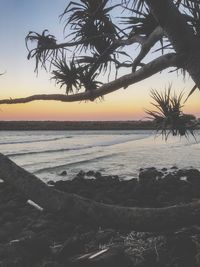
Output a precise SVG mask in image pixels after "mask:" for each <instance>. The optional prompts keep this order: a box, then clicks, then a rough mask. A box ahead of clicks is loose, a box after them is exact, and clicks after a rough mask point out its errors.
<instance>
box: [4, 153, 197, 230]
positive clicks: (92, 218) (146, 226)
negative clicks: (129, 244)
mask: <svg viewBox="0 0 200 267" xmlns="http://www.w3.org/2000/svg"><path fill="white" fill-rule="evenodd" d="M0 166H1V168H0V178H1V179H3V180H4V181H5V182H7V183H9V184H11V185H12V186H14V187H15V188H16V189H17V190H19V191H21V192H22V193H23V194H24V195H26V196H27V198H29V199H31V200H32V201H34V202H35V203H36V204H38V205H40V206H41V207H43V208H44V209H45V210H47V211H50V212H62V213H65V214H66V216H67V218H69V220H73V221H77V222H80V221H81V222H83V221H85V222H87V223H90V224H92V225H96V226H104V227H111V228H116V229H123V230H136V231H148V232H161V231H173V230H176V229H178V228H181V227H184V226H188V225H192V224H196V223H199V219H200V201H196V202H193V203H190V204H186V205H180V206H171V207H166V208H130V207H128V208H127V207H120V206H114V205H105V204H102V203H98V202H95V201H92V200H90V199H86V198H82V197H80V196H78V195H74V194H68V193H63V192H60V191H58V190H55V189H53V188H52V187H49V186H47V185H46V184H45V183H43V182H42V181H41V180H40V179H38V178H37V177H36V176H34V175H33V174H30V173H29V172H27V171H25V170H24V169H22V168H21V167H19V166H17V165H16V164H15V163H14V162H12V161H11V160H10V159H8V158H7V157H6V156H4V155H2V154H0Z"/></svg>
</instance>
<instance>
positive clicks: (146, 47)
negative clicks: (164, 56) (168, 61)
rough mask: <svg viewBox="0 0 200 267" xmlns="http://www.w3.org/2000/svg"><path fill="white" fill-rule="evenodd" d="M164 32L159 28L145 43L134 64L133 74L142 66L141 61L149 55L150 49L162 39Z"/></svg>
mask: <svg viewBox="0 0 200 267" xmlns="http://www.w3.org/2000/svg"><path fill="white" fill-rule="evenodd" d="M163 34H164V32H163V29H162V28H161V27H160V26H158V27H156V28H155V30H154V31H153V32H152V33H151V34H150V35H149V37H148V38H147V39H146V41H144V42H143V44H142V47H141V50H140V53H139V55H138V56H137V57H136V58H135V60H134V62H133V66H132V68H133V72H135V70H136V68H137V66H138V65H139V64H140V62H141V60H142V59H143V58H144V57H145V56H146V55H147V54H148V52H149V51H150V49H151V48H152V47H153V46H154V45H155V44H156V43H157V42H158V41H159V40H160V39H161V38H162V36H163Z"/></svg>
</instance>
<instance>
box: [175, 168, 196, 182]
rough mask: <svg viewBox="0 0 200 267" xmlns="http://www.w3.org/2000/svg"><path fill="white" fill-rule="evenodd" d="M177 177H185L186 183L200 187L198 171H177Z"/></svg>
mask: <svg viewBox="0 0 200 267" xmlns="http://www.w3.org/2000/svg"><path fill="white" fill-rule="evenodd" d="M177 176H179V177H187V181H188V182H190V183H195V184H197V183H198V184H199V185H200V171H199V170H197V169H180V170H178V171H177Z"/></svg>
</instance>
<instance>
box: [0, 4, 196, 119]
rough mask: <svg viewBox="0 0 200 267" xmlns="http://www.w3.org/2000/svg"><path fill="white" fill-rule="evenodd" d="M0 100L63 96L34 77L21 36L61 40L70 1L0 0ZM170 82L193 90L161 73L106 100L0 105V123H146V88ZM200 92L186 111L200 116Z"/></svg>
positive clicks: (188, 82)
mask: <svg viewBox="0 0 200 267" xmlns="http://www.w3.org/2000/svg"><path fill="white" fill-rule="evenodd" d="M0 3H1V10H0V25H1V42H0V59H1V64H0V72H3V71H4V70H6V74H5V75H4V76H1V78H0V79H1V83H0V84H1V96H0V98H1V99H2V98H10V97H12V98H14V97H22V96H29V95H32V94H40V93H64V89H63V90H61V89H59V87H56V86H55V82H53V81H50V75H49V74H48V73H46V72H45V71H43V70H42V71H40V72H39V75H38V76H37V75H36V74H35V73H34V61H28V60H27V50H26V47H25V36H26V35H27V33H28V32H29V31H30V30H33V31H36V32H39V33H41V32H42V31H43V30H44V29H48V30H49V31H50V33H51V34H53V35H55V36H56V37H57V39H58V40H60V41H61V40H63V39H62V37H63V32H62V30H63V24H62V22H61V23H60V22H59V18H58V16H59V15H60V14H61V13H62V11H63V10H64V8H65V7H66V5H67V4H68V3H69V1H66V0H56V1H55V0H0ZM169 83H173V89H175V90H176V91H177V92H180V91H182V90H183V89H185V92H186V94H187V93H188V92H189V90H191V88H192V86H193V82H192V81H191V80H190V79H189V78H186V81H185V82H184V81H183V78H182V76H181V75H179V76H177V74H176V73H169V71H164V72H162V73H161V74H157V75H155V76H153V77H151V78H149V79H147V80H145V81H142V82H140V83H137V84H135V85H132V86H129V87H128V88H127V89H126V90H124V89H121V90H118V91H117V92H114V93H112V94H110V95H107V96H105V98H104V101H99V100H97V101H95V102H81V103H61V102H56V101H51V102H44V101H38V102H32V103H28V104H18V105H2V106H1V107H0V120H134V119H145V116H146V115H145V112H144V108H147V109H148V108H150V97H149V92H150V89H152V88H155V89H159V90H163V89H164V88H165V86H168V85H169ZM199 97H200V96H199V92H195V93H194V94H193V95H192V96H191V98H190V99H189V100H188V102H187V104H186V106H185V108H184V112H185V113H193V114H195V115H196V116H198V117H200V109H199V103H198V99H199Z"/></svg>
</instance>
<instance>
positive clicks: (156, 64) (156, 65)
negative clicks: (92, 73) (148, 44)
mask: <svg viewBox="0 0 200 267" xmlns="http://www.w3.org/2000/svg"><path fill="white" fill-rule="evenodd" d="M180 66H181V62H180V58H179V56H178V55H177V54H175V53H169V54H166V55H163V56H160V57H159V58H156V59H155V60H153V61H151V62H149V63H148V64H146V65H145V66H143V67H141V68H140V69H139V70H137V71H136V72H135V73H131V74H127V75H124V76H122V77H120V78H118V79H116V80H114V81H112V82H109V83H107V84H104V85H102V86H101V87H99V88H98V89H96V90H94V91H86V92H83V93H77V94H74V95H64V94H48V95H46V94H41V95H32V96H28V97H24V98H15V99H12V98H10V99H2V100H0V104H19V103H27V102H31V101H35V100H56V101H62V102H75V101H81V100H94V99H95V98H98V97H101V96H103V95H106V94H109V93H111V92H114V91H116V90H119V89H120V88H126V87H128V86H129V85H131V84H134V83H137V82H139V81H142V80H144V79H146V78H148V77H150V76H152V75H154V74H156V73H158V72H160V71H162V70H164V69H166V68H169V67H178V68H179V67H180Z"/></svg>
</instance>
